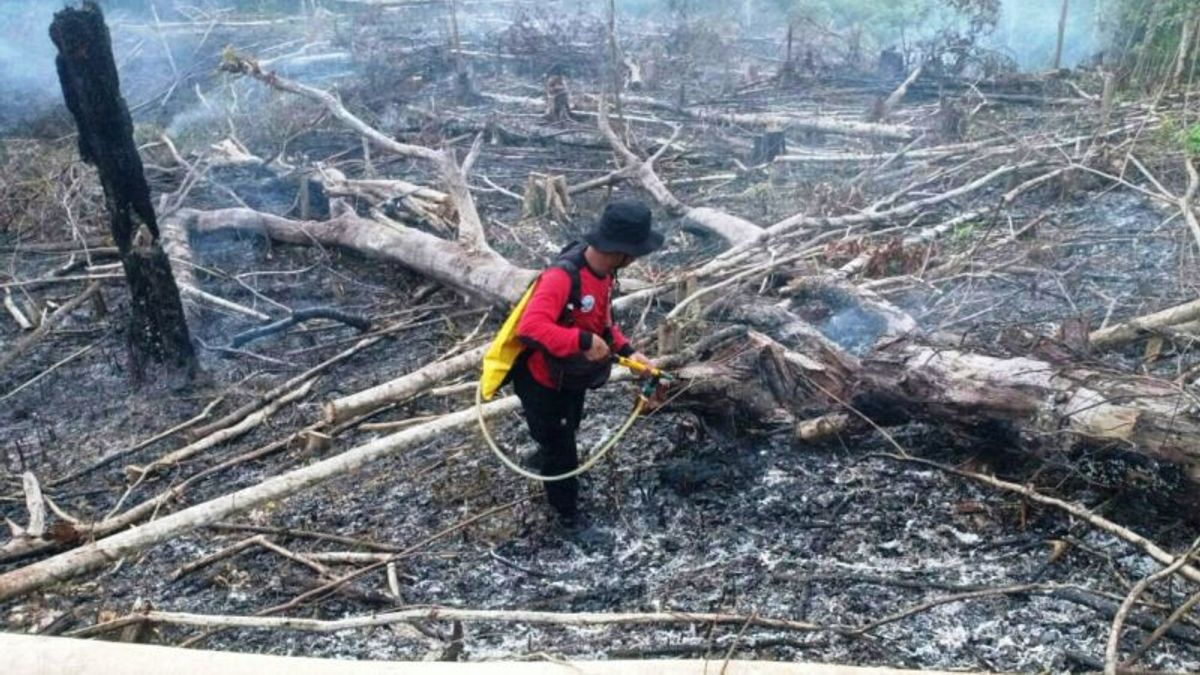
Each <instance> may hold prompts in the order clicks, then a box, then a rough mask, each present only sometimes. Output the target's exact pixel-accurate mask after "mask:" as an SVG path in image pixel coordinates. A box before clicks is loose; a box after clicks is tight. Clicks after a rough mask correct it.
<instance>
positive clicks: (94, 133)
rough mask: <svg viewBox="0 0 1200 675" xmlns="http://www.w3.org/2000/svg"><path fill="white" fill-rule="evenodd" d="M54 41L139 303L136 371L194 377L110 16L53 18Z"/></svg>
mask: <svg viewBox="0 0 1200 675" xmlns="http://www.w3.org/2000/svg"><path fill="white" fill-rule="evenodd" d="M50 38H51V39H52V40H53V41H54V44H55V46H56V47H58V58H57V60H56V61H57V65H58V78H59V82H60V83H61V84H62V89H63V98H65V99H66V104H67V109H68V110H70V112H71V115H72V116H73V117H74V118H75V123H76V125H77V126H78V127H79V154H80V157H81V158H82V159H83V161H85V162H87V163H89V164H92V165H94V166H95V167H96V169H97V171H98V173H99V174H100V183H101V185H102V186H103V187H104V196H105V201H106V203H107V206H108V212H109V215H110V218H111V220H110V227H111V229H112V235H113V240H114V241H115V243H116V245H117V249H118V251H119V253H120V256H121V263H122V265H123V266H124V268H125V278H126V282H127V284H128V285H129V293H130V296H131V297H132V303H131V304H132V309H131V312H130V324H129V334H128V345H129V352H130V357H131V358H130V365H131V368H132V370H133V373H134V377H135V378H136V379H141V378H142V377H143V375H144V372H145V366H146V365H147V363H161V364H164V365H166V366H168V367H169V368H171V369H173V370H176V371H178V372H179V373H181V374H183V375H185V376H187V377H189V378H190V377H191V376H192V375H193V374H194V373H195V370H196V356H195V352H194V351H193V350H192V343H191V340H190V339H189V336H188V328H187V322H186V319H185V318H184V313H183V304H182V303H181V302H180V299H179V289H178V287H176V285H175V278H174V277H173V276H172V275H171V264H170V261H169V260H168V259H167V256H166V254H165V253H164V252H163V250H162V247H161V246H160V245H159V231H158V222H157V219H156V218H155V215H154V208H153V206H151V203H150V188H149V186H148V185H147V184H146V177H145V176H144V175H143V173H142V160H141V157H140V156H138V152H137V148H136V146H135V145H134V142H133V123H132V121H131V120H130V117H129V110H128V108H127V107H126V106H125V100H124V99H123V98H122V97H121V91H120V81H119V79H118V77H117V66H116V63H114V61H113V55H112V43H111V40H110V38H109V33H108V27H107V26H105V24H104V15H103V14H102V13H101V12H100V8H99V7H98V6H96V4H95V3H94V2H92V0H87V1H86V2H84V3H83V5H82V7H80V8H79V9H74V8H67V9H64V10H62V11H60V12H58V13H57V14H55V15H54V22H53V23H51V24H50Z"/></svg>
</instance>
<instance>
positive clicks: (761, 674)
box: [0, 620, 949, 675]
mask: <svg viewBox="0 0 1200 675" xmlns="http://www.w3.org/2000/svg"><path fill="white" fill-rule="evenodd" d="M743 622H744V620H743ZM0 649H2V650H3V652H4V654H5V655H6V656H7V657H8V658H7V659H6V660H7V661H8V664H9V666H10V667H11V668H12V670H11V672H12V673H13V674H14V675H30V674H32V673H40V674H43V675H49V674H58V673H64V674H66V673H70V675H109V674H110V673H118V672H119V673H123V674H124V675H159V673H162V672H163V664H165V663H170V664H171V672H172V673H175V674H176V675H211V674H212V673H230V674H233V675H238V674H242V673H271V672H286V673H289V675H368V674H370V675H399V674H400V673H404V675H455V674H457V673H471V675H560V674H561V673H563V672H567V671H568V670H569V671H570V672H574V673H580V675H630V674H632V675H640V674H642V673H646V674H648V675H649V674H653V675H695V674H696V673H703V672H705V669H706V668H709V666H712V665H713V662H712V661H711V660H708V659H705V660H694V661H689V660H662V659H653V660H641V661H570V662H565V661H558V660H555V661H522V662H513V661H492V662H486V661H485V662H473V663H423V662H419V661H418V662H412V661H391V662H389V661H345V660H338V659H319V658H304V657H297V656H270V655H266V654H239V653H236V652H218V651H207V650H202V649H181V648H178V647H162V646H158V645H138V644H127V643H119V642H103V641H98V640H79V639H75V638H60V637H47V636H44V635H13V634H6V633H0ZM709 670H713V668H709ZM721 670H722V671H723V672H725V673H728V675H906V674H908V673H914V674H915V673H918V672H920V673H922V674H924V675H949V674H948V673H938V672H935V671H931V670H923V671H915V670H897V669H894V668H871V667H854V666H839V665H830V664H824V663H781V662H777V661H740V660H729V661H726V662H725V663H724V665H723V666H722V668H721Z"/></svg>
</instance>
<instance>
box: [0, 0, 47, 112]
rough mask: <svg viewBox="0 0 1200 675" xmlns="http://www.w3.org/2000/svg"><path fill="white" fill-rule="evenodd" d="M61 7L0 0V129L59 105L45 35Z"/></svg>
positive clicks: (29, 0)
mask: <svg viewBox="0 0 1200 675" xmlns="http://www.w3.org/2000/svg"><path fill="white" fill-rule="evenodd" d="M60 7H61V5H59V3H56V2H47V1H38V0H2V1H0V130H3V129H6V128H8V127H9V126H10V125H12V124H14V123H18V122H22V121H25V120H28V119H33V118H34V117H36V116H39V115H42V114H45V112H46V111H47V110H48V109H50V108H51V107H52V106H53V105H54V104H55V103H56V102H57V103H60V104H61V101H62V90H61V89H60V88H59V84H58V75H57V73H56V71H55V67H54V55H55V54H56V50H55V48H54V44H53V43H52V42H50V35H49V32H48V31H49V28H50V21H51V20H52V19H53V18H54V12H55V11H57V10H58V9H59V8H60Z"/></svg>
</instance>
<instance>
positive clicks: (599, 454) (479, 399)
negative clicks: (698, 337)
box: [475, 384, 646, 483]
mask: <svg viewBox="0 0 1200 675" xmlns="http://www.w3.org/2000/svg"><path fill="white" fill-rule="evenodd" d="M645 404H646V400H645V399H644V398H642V397H641V396H638V398H637V403H635V404H634V406H633V411H632V412H630V413H629V417H626V418H625V421H624V422H623V423H622V424H621V426H620V427H618V428H617V431H616V433H614V434H613V435H612V436H611V437H610V438H609V439H608V440H606V441H602V442H601V443H600V445H599V446H597V447H596V448H595V449H594V450H592V452H591V454H590V455H589V456H588V459H587V461H586V462H584V463H583V464H581V465H579V467H578V468H576V469H574V470H572V471H568V472H567V473H563V474H559V475H557V476H542V475H540V474H536V473H533V472H532V471H527V470H525V469H524V468H523V467H521V466H520V465H518V464H517V463H516V462H514V461H512V460H511V459H509V458H508V455H506V454H505V453H504V451H503V450H501V449H500V446H498V445H496V440H495V439H494V438H492V433H491V432H490V431H489V430H488V428H487V423H486V422H485V421H484V419H483V385H482V384H481V385H480V386H477V387H475V418H476V419H477V420H479V430H480V431H481V432H483V439H484V440H485V441H487V444H488V447H489V448H491V449H492V453H493V454H495V455H496V457H497V458H499V459H500V461H501V462H503V463H504V466H507V467H508V468H509V469H512V470H513V472H514V473H516V474H518V475H521V476H524V477H526V478H530V479H533V480H536V481H541V482H543V483H552V482H554V481H559V480H566V479H568V478H574V477H575V476H578V475H579V474H581V473H583V472H585V471H587V470H589V469H591V468H592V467H593V466H595V465H596V463H597V462H599V461H600V460H602V459H604V456H605V455H607V454H608V451H609V450H612V449H613V447H614V446H616V444H617V443H618V442H619V441H620V440H621V437H623V436H624V435H625V432H627V431H629V428H630V427H632V426H633V423H634V422H635V421H636V420H637V418H638V415H640V414H642V407H643V406H644V405H645Z"/></svg>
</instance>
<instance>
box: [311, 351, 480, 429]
mask: <svg viewBox="0 0 1200 675" xmlns="http://www.w3.org/2000/svg"><path fill="white" fill-rule="evenodd" d="M486 351H487V345H484V346H481V347H477V348H475V349H472V350H470V351H467V352H463V353H462V354H459V355H458V356H453V357H451V358H449V359H447V360H445V361H438V362H436V363H431V364H429V365H426V366H422V367H421V368H419V369H417V370H415V371H413V372H411V373H405V374H404V375H401V376H400V377H398V378H396V379H394V380H391V381H388V382H384V383H382V384H378V385H376V386H374V387H371V388H370V389H365V390H363V391H360V392H357V393H354V394H350V395H349V396H343V397H341V398H337V399H334V400H332V401H329V402H327V403H325V405H324V411H325V420H326V421H327V422H329V423H330V424H338V423H340V422H344V421H346V420H348V419H352V418H354V417H358V416H359V415H365V414H367V413H369V412H371V411H374V410H377V409H379V408H381V407H383V406H385V405H388V404H389V403H394V402H397V401H403V400H405V399H408V398H411V397H413V396H416V395H417V394H419V393H421V392H423V391H425V390H426V389H428V388H430V387H432V386H433V385H434V384H436V383H438V382H440V381H442V380H445V379H448V378H451V377H455V376H458V375H461V374H463V373H466V372H468V371H470V370H472V369H474V368H476V367H478V366H479V364H480V363H481V361H482V360H483V354H484V352H486Z"/></svg>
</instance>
